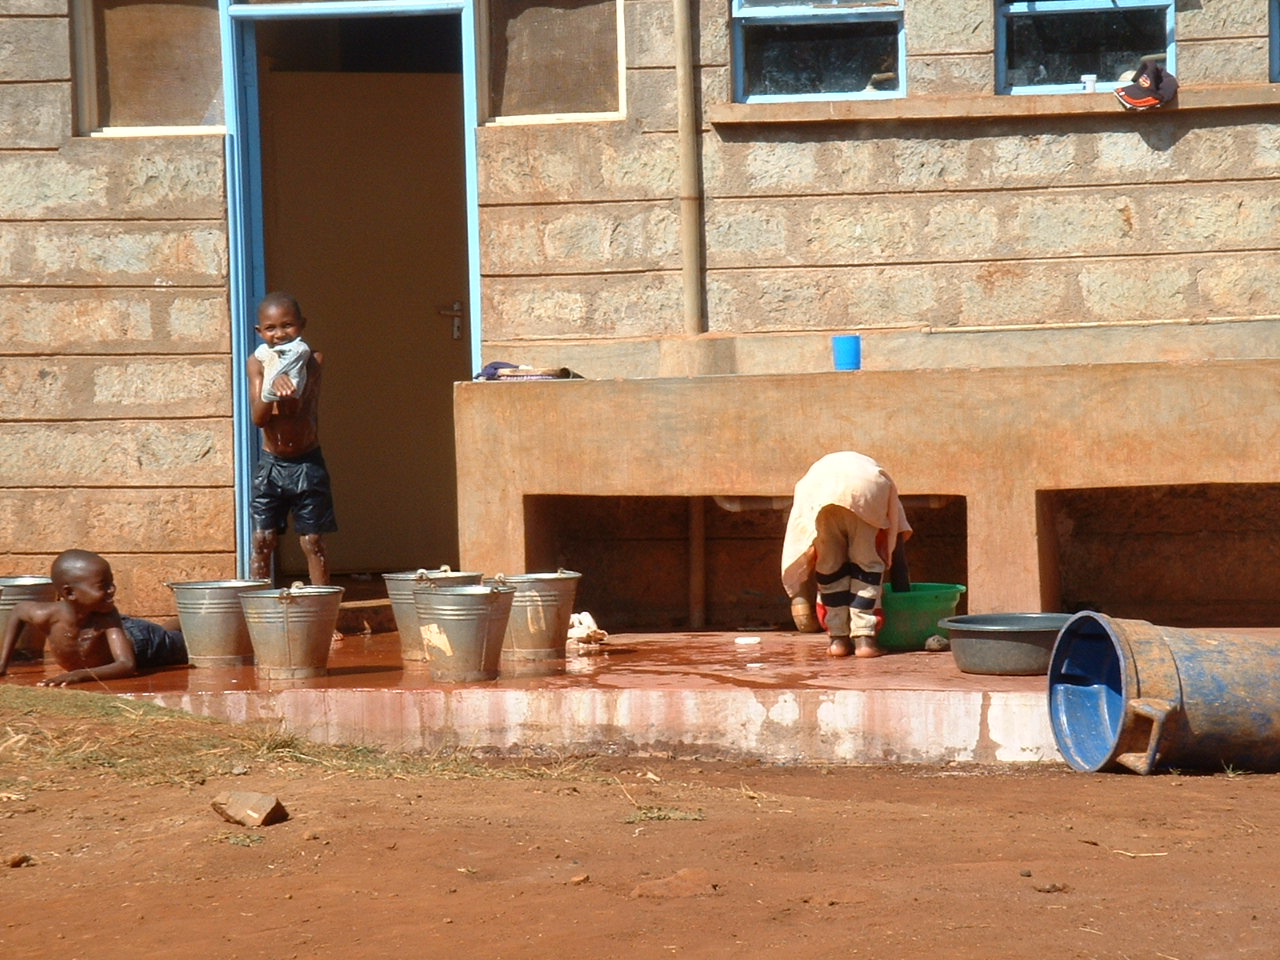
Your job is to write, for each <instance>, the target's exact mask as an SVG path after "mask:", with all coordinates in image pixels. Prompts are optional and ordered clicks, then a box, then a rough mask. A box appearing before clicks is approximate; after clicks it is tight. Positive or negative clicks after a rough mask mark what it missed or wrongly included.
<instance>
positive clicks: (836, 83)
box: [733, 0, 906, 101]
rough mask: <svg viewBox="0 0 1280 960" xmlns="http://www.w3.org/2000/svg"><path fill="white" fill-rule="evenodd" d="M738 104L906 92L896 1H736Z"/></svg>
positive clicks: (735, 90)
mask: <svg viewBox="0 0 1280 960" xmlns="http://www.w3.org/2000/svg"><path fill="white" fill-rule="evenodd" d="M733 13H734V19H733V49H734V94H735V98H736V99H737V100H739V101H767V100H836V99H855V98H864V97H866V98H871V97H899V96H902V95H903V94H904V93H905V92H906V84H905V82H904V77H903V70H902V63H903V59H904V57H905V50H904V44H905V39H904V37H903V20H902V11H901V6H900V4H893V3H888V4H886V3H880V4H875V5H867V6H862V5H858V4H815V3H812V2H805V0H736V2H735V4H734V8H733Z"/></svg>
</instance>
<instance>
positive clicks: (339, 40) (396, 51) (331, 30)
mask: <svg viewBox="0 0 1280 960" xmlns="http://www.w3.org/2000/svg"><path fill="white" fill-rule="evenodd" d="M257 31H258V56H259V57H260V58H263V59H264V60H267V61H268V62H269V64H270V67H271V69H274V70H337V71H342V72H347V73H461V72H462V37H461V34H460V32H459V30H458V23H457V20H456V19H455V18H454V17H439V16H419V17H354V18H344V19H324V20H290V21H287V22H286V21H278V22H277V21H267V22H264V23H261V24H259V25H258V27H257Z"/></svg>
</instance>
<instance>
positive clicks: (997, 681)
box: [9, 632, 1046, 694]
mask: <svg viewBox="0 0 1280 960" xmlns="http://www.w3.org/2000/svg"><path fill="white" fill-rule="evenodd" d="M740 638H741V639H742V641H744V642H740ZM746 641H755V642H746ZM826 646H827V644H826V638H825V636H822V635H814V634H798V633H793V632H785V633H784V632H777V633H758V634H750V635H744V634H741V633H711V632H703V633H678V634H639V633H637V634H615V635H613V636H611V637H610V638H609V640H608V641H607V642H605V643H602V644H599V645H595V646H593V647H590V648H585V649H582V650H581V651H580V652H574V655H572V656H569V657H567V658H566V659H564V660H540V661H522V662H511V661H505V660H504V662H503V665H502V670H503V672H502V674H501V675H500V676H499V677H498V679H496V680H492V681H482V682H477V683H468V684H444V683H436V682H435V681H434V680H433V679H432V677H431V671H430V668H429V667H428V665H427V664H425V663H420V662H414V661H409V662H404V661H402V660H401V657H400V640H399V637H398V635H397V634H395V633H377V634H370V635H355V636H346V637H344V638H343V639H342V640H341V641H338V642H335V643H334V644H333V645H332V647H331V648H330V656H329V673H328V675H327V676H324V677H315V678H310V679H304V680H265V679H259V678H258V677H257V676H256V674H255V671H254V668H253V667H252V666H244V667H168V668H164V669H160V670H155V671H151V672H148V673H146V674H144V675H142V676H138V677H131V678H128V679H124V680H112V681H110V683H109V684H86V685H85V688H86V689H91V688H95V687H96V688H98V689H108V688H109V689H110V690H111V691H112V692H115V693H125V694H145V693H177V692H192V693H197V692H199V693H216V692H219V691H231V690H264V691H269V690H275V689H291V690H292V689H348V690H359V689H364V690H429V689H442V690H448V689H457V688H459V687H466V688H481V689H484V688H488V689H497V690H501V689H508V690H556V689H572V688H583V687H599V688H606V689H608V688H613V689H618V688H634V689H649V690H653V689H678V690H715V689H752V690H774V691H778V690H787V689H811V690H963V691H982V690H991V691H1041V690H1044V689H1045V686H1046V679H1045V677H1043V676H1038V677H1036V676H1033V677H1002V676H981V675H975V674H967V673H962V672H961V671H960V670H959V669H958V668H957V667H956V665H955V660H954V658H953V657H952V656H951V654H950V653H946V652H943V653H924V652H919V653H894V654H887V655H885V656H883V657H879V658H876V659H870V660H860V659H857V658H854V657H849V658H844V659H840V658H833V657H829V656H827V653H826ZM57 672H58V670H57V667H56V665H54V664H47V665H46V664H38V663H26V664H24V663H17V664H14V665H12V666H11V667H10V670H9V677H10V679H11V681H15V682H18V683H37V682H39V681H40V680H41V679H43V678H44V677H45V676H52V675H54V674H55V673H57Z"/></svg>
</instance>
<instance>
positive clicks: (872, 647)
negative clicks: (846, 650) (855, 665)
mask: <svg viewBox="0 0 1280 960" xmlns="http://www.w3.org/2000/svg"><path fill="white" fill-rule="evenodd" d="M853 642H854V647H855V649H854V652H853V655H854V656H855V657H862V658H863V659H866V658H867V657H882V656H884V651H883V650H881V649H880V647H879V646H878V645H877V644H876V638H875V637H854V638H853Z"/></svg>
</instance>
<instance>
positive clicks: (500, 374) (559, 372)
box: [475, 360, 583, 380]
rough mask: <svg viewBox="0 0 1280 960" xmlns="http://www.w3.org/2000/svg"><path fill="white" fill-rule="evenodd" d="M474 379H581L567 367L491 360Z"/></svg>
mask: <svg viewBox="0 0 1280 960" xmlns="http://www.w3.org/2000/svg"><path fill="white" fill-rule="evenodd" d="M475 379H476V380H581V379H583V377H582V375H581V374H579V373H574V372H573V371H572V370H570V369H569V368H568V367H529V366H524V365H516V364H514V363H507V362H506V361H505V360H493V361H491V362H490V363H486V364H485V365H484V369H483V370H481V371H480V372H479V373H477V374H476V375H475Z"/></svg>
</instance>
